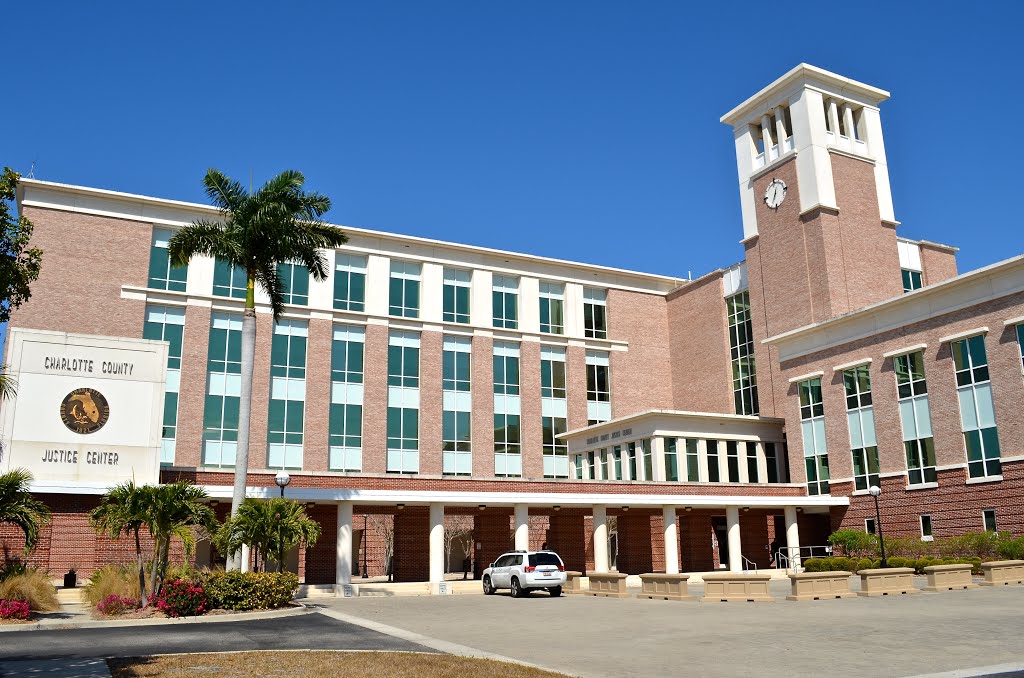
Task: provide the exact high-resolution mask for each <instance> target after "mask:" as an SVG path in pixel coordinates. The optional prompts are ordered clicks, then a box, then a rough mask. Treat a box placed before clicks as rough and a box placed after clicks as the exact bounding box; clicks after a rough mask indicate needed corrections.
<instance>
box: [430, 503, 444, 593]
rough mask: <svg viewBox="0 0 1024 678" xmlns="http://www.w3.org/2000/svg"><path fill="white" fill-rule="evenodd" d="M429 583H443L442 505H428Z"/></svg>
mask: <svg viewBox="0 0 1024 678" xmlns="http://www.w3.org/2000/svg"><path fill="white" fill-rule="evenodd" d="M429 559H430V583H432V584H434V583H437V582H441V581H444V504H431V505H430V556H429Z"/></svg>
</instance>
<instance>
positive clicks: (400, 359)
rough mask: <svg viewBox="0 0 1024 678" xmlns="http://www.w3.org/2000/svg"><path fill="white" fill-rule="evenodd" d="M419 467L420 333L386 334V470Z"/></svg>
mask: <svg viewBox="0 0 1024 678" xmlns="http://www.w3.org/2000/svg"><path fill="white" fill-rule="evenodd" d="M419 470H420V336H419V334H417V333H415V332H400V331H392V332H390V333H389V334H388V421H387V472H388V473H419Z"/></svg>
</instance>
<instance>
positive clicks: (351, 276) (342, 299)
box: [334, 252, 366, 311]
mask: <svg viewBox="0 0 1024 678" xmlns="http://www.w3.org/2000/svg"><path fill="white" fill-rule="evenodd" d="M334 308H336V309H337V310H339V311H365V310H366V257H361V256H358V255H355V254H342V253H341V252H339V253H338V254H337V255H335V259H334Z"/></svg>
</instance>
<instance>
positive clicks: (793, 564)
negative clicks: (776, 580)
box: [775, 544, 832, 572]
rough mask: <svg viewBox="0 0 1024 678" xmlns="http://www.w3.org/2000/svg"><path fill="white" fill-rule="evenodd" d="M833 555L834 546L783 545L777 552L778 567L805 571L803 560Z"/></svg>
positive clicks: (776, 561)
mask: <svg viewBox="0 0 1024 678" xmlns="http://www.w3.org/2000/svg"><path fill="white" fill-rule="evenodd" d="M831 555H832V546H831V545H828V544H826V545H824V546H801V547H799V548H790V547H789V546H783V547H782V548H780V549H779V550H778V551H776V553H775V563H776V567H778V568H779V569H786V570H793V571H794V572H802V571H803V569H804V568H803V562H804V561H805V560H807V559H808V558H827V557H829V556H831Z"/></svg>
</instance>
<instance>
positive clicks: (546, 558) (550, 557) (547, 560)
mask: <svg viewBox="0 0 1024 678" xmlns="http://www.w3.org/2000/svg"><path fill="white" fill-rule="evenodd" d="M530 565H533V566H534V567H537V566H538V565H554V566H555V567H561V565H562V561H560V560H559V559H558V556H556V555H555V554H554V553H534V554H533V555H531V556H530Z"/></svg>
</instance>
